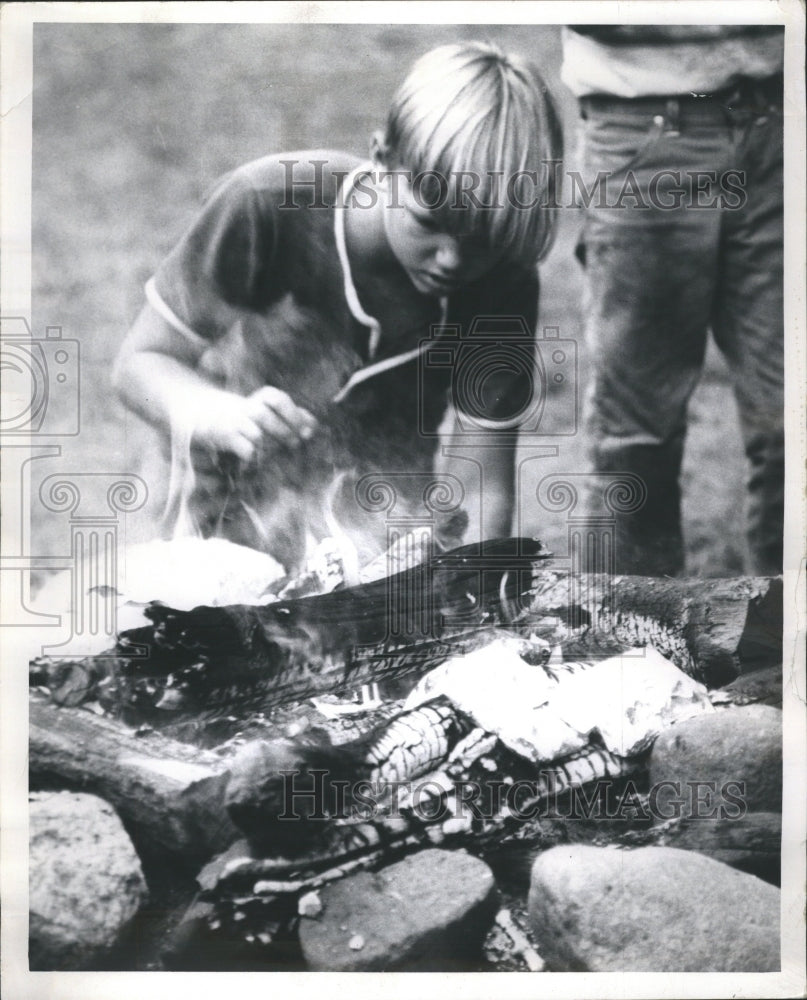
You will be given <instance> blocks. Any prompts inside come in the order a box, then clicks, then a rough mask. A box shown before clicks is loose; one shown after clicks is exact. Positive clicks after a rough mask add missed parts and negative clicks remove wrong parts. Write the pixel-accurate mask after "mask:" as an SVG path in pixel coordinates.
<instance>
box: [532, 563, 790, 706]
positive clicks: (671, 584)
mask: <svg viewBox="0 0 807 1000" xmlns="http://www.w3.org/2000/svg"><path fill="white" fill-rule="evenodd" d="M548 613H550V614H554V615H556V616H557V617H558V619H559V620H560V627H559V628H558V631H557V638H558V639H559V640H560V641H564V640H569V639H571V640H575V641H577V642H579V643H580V644H581V645H582V647H583V649H584V650H585V651H587V652H588V653H589V655H590V652H591V649H592V648H593V647H595V646H596V643H597V641H598V639H602V638H607V639H609V640H611V641H616V642H617V643H625V644H627V645H636V646H643V645H652V646H654V647H655V648H656V649H657V650H658V651H659V652H660V653H662V654H663V655H664V656H666V657H667V658H668V659H670V660H672V662H673V663H675V665H676V666H677V667H679V668H680V669H681V670H683V671H685V672H686V673H688V674H689V675H690V676H691V677H694V678H695V679H696V680H700V681H702V682H703V683H704V684H706V685H707V686H708V687H721V686H722V685H724V684H727V683H728V682H729V681H732V680H734V679H735V678H736V677H738V676H739V674H740V673H748V672H750V671H751V670H756V669H759V668H761V667H765V666H769V665H772V664H773V665H776V664H780V663H781V662H782V614H783V607H782V580H781V577H773V578H765V577H759V578H753V577H738V578H737V579H728V580H717V579H715V580H700V579H690V580H685V579H684V580H677V579H657V578H654V577H640V576H615V577H609V576H604V575H590V576H586V577H580V576H573V575H571V574H568V573H565V572H559V571H557V570H553V569H552V568H551V566H550V567H548V568H547V569H546V570H544V571H541V572H538V573H536V574H535V577H534V579H533V587H532V592H531V594H530V612H529V613H528V615H527V617H528V618H529V617H530V615H545V614H548Z"/></svg>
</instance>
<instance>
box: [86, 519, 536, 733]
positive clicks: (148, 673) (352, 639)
mask: <svg viewBox="0 0 807 1000" xmlns="http://www.w3.org/2000/svg"><path fill="white" fill-rule="evenodd" d="M547 558H549V553H548V552H547V551H546V550H545V549H544V547H543V546H542V544H541V543H540V542H536V541H533V540H530V539H500V540H497V541H493V542H487V543H484V544H483V546H481V547H480V546H479V545H472V546H465V547H463V548H460V549H455V550H453V551H452V552H449V553H445V554H443V555H439V556H436V557H435V558H433V559H431V560H429V561H428V562H427V563H425V564H424V565H421V566H417V567H415V568H413V569H409V570H407V571H405V572H401V573H398V574H395V575H393V576H390V577H387V578H385V579H382V580H378V581H375V582H371V583H366V584H361V585H359V586H356V587H350V588H346V589H343V590H336V591H334V592H332V593H329V594H321V595H317V596H313V597H304V598H297V599H292V600H282V601H277V602H275V603H273V604H267V605H258V606H252V605H234V606H230V607H221V608H211V607H200V608H195V609H193V610H192V611H188V612H183V611H177V610H175V609H172V608H167V607H165V606H163V605H160V604H156V603H155V604H152V605H150V606H149V607H148V608H147V609H146V615H147V617H148V618H149V619H150V620H151V621H152V622H153V625H152V626H148V627H145V628H140V629H134V630H131V631H129V632H125V633H123V634H122V635H121V636H120V640H119V643H118V647H117V650H116V652H117V659H116V660H112V661H110V660H109V659H107V660H105V661H99V662H98V663H94V664H91V665H89V666H88V668H87V669H88V670H89V672H90V674H94V677H93V678H92V679H91V680H90V681H88V682H87V687H88V688H95V689H96V690H97V694H98V696H99V697H100V698H101V699H102V702H103V703H104V704H105V705H118V706H122V707H123V708H126V709H130V710H134V711H135V712H137V713H140V714H142V715H143V717H146V716H147V715H148V713H150V712H151V713H152V714H153V713H154V712H155V710H161V711H162V712H166V711H173V712H178V711H181V712H185V713H198V712H201V711H209V710H217V711H220V712H221V713H222V714H225V713H227V712H229V711H233V710H237V711H240V712H245V711H256V710H261V711H264V710H266V709H268V708H271V707H273V706H276V705H280V704H287V703H291V702H297V701H301V700H303V699H305V698H308V697H311V696H314V695H319V694H323V693H326V692H332V691H340V690H344V689H350V688H355V687H357V686H358V685H360V684H364V683H369V682H371V681H379V680H386V679H390V678H393V677H397V676H400V675H401V674H410V673H413V672H418V671H419V672H422V671H423V670H425V669H427V668H428V667H430V666H432V665H434V664H435V663H439V662H440V661H441V660H442V659H445V657H446V656H447V655H449V653H450V652H452V651H455V650H457V649H465V648H471V647H472V646H473V645H474V644H476V643H478V642H479V641H481V640H480V637H482V636H484V635H485V634H488V633H489V632H490V629H491V628H493V627H495V626H497V625H503V624H506V623H508V622H509V621H511V620H512V618H513V617H514V615H515V614H517V613H518V611H519V609H520V607H521V601H522V597H523V594H524V593H526V592H527V591H528V590H529V587H530V581H531V578H532V574H533V572H534V568H535V565H536V561H541V560H545V559H547ZM110 664H111V667H112V669H111V672H110V670H109V667H110ZM158 714H159V713H158Z"/></svg>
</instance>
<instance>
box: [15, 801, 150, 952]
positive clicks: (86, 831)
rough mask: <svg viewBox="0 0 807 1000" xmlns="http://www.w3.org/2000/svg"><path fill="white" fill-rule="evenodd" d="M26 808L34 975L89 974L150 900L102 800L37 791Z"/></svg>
mask: <svg viewBox="0 0 807 1000" xmlns="http://www.w3.org/2000/svg"><path fill="white" fill-rule="evenodd" d="M29 801H30V808H29V817H30V875H29V887H30V888H29V891H30V896H29V910H30V923H29V961H30V966H31V969H32V970H36V971H61V970H71V969H87V968H91V967H92V966H93V965H94V964H95V963H98V962H99V961H100V960H101V959H102V958H103V956H104V954H105V953H106V952H108V951H109V950H110V949H111V948H113V947H114V946H115V944H117V943H118V941H119V940H120V939H121V936H122V934H123V932H124V930H125V929H126V927H127V925H128V924H129V921H130V920H131V919H132V918H133V917H134V915H135V914H136V913H137V911H138V909H139V908H140V905H141V904H142V903H143V901H144V900H145V898H146V896H147V889H146V882H145V879H144V878H143V872H142V870H141V867H140V861H139V859H138V857H137V854H136V853H135V850H134V847H132V843H131V841H130V840H129V837H128V836H127V834H126V831H125V830H124V828H123V824H122V823H121V821H120V819H119V818H118V816H117V814H116V813H115V811H114V809H113V808H112V807H111V806H110V805H108V804H107V803H106V802H104V801H103V800H102V799H99V798H96V797H95V796H94V795H81V794H73V793H72V792H38V793H33V794H32V795H31V796H30V800H29Z"/></svg>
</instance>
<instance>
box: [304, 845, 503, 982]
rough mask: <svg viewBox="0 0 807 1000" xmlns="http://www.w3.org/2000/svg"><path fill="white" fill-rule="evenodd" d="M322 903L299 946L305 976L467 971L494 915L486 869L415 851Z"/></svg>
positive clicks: (335, 890)
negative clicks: (305, 965)
mask: <svg viewBox="0 0 807 1000" xmlns="http://www.w3.org/2000/svg"><path fill="white" fill-rule="evenodd" d="M320 897H321V901H322V906H323V913H322V915H321V916H320V917H319V919H317V920H306V919H302V920H301V921H300V944H301V946H302V951H303V955H304V956H305V959H306V961H307V962H308V965H309V967H310V968H311V969H314V970H318V971H329V972H361V971H365V972H369V971H375V972H381V971H384V970H396V969H397V970H407V971H416V970H417V971H446V972H450V971H462V970H463V969H466V970H467V969H468V968H469V965H470V963H473V962H474V961H475V960H476V959H477V958H478V957H479V955H480V953H481V949H482V943H483V941H484V939H485V935H486V934H487V932H488V930H489V928H490V926H491V924H492V923H493V920H494V917H495V915H496V912H497V910H498V894H497V891H496V887H495V883H494V880H493V875H492V874H491V872H490V869H489V868H488V867H487V865H485V864H484V863H483V862H482V861H479V860H477V859H476V858H472V857H471V856H470V855H468V854H465V853H464V852H462V851H440V850H426V851H421V852H420V853H419V854H416V855H414V856H412V857H409V858H405V859H404V860H403V861H399V862H398V863H397V864H394V865H390V866H389V867H388V868H384V869H383V870H382V871H380V872H376V873H370V872H360V873H359V874H357V875H354V876H352V877H351V878H347V879H343V880H342V881H341V882H336V883H334V884H333V885H330V886H328V887H327V888H325V889H322V890H320ZM360 941H361V945H360V946H359V942H360Z"/></svg>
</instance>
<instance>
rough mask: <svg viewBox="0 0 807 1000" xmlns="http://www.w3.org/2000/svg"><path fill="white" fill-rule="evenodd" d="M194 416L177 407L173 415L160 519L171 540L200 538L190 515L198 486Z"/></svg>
mask: <svg viewBox="0 0 807 1000" xmlns="http://www.w3.org/2000/svg"><path fill="white" fill-rule="evenodd" d="M194 423H195V421H194V419H193V416H192V415H191V414H190V413H189V412H187V411H185V410H184V409H182V408H181V407H176V408H175V409H174V410H173V411H172V414H171V468H170V472H169V477H168V496H167V498H166V501H165V510H164V511H163V515H162V518H161V522H160V523H161V525H162V527H163V529H168V530H170V533H171V538H172V539H174V540H175V539H177V538H188V537H190V538H201V536H202V533H201V531H200V530H199V525H198V522H197V520H196V518H195V517H194V515H193V513H192V512H191V506H190V498H191V496H192V494H193V490H194V487H195V486H196V473H195V471H194V468H193V462H192V460H191V440H192V439H193V432H194Z"/></svg>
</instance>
